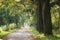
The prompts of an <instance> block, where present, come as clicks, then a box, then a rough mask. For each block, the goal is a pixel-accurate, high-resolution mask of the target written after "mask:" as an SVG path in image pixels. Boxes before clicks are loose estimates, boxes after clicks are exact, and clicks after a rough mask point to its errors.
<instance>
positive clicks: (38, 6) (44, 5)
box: [0, 0, 60, 40]
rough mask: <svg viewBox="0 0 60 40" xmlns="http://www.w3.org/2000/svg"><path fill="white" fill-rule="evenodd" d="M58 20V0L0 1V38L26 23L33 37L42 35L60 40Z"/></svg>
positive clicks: (59, 23)
mask: <svg viewBox="0 0 60 40" xmlns="http://www.w3.org/2000/svg"><path fill="white" fill-rule="evenodd" d="M59 20H60V1H59V0H0V37H3V36H4V35H6V34H7V33H10V31H15V30H16V29H21V27H24V23H27V24H29V26H30V29H29V30H30V31H31V30H32V31H31V32H32V33H33V34H35V36H37V35H38V34H39V35H40V33H42V34H44V35H45V36H46V35H54V36H57V37H58V38H59V39H60V21H59ZM36 31H37V32H36ZM36 34H37V35H36ZM38 37H39V36H38ZM52 38H53V37H52ZM54 38H55V37H54ZM42 39H43V38H42ZM59 39H57V40H59Z"/></svg>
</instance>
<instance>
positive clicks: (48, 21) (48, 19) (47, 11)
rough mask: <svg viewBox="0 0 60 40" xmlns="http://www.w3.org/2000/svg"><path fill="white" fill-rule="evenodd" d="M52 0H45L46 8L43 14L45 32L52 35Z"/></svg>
mask: <svg viewBox="0 0 60 40" xmlns="http://www.w3.org/2000/svg"><path fill="white" fill-rule="evenodd" d="M49 2H50V0H46V1H45V8H44V14H43V21H44V34H45V35H51V34H52V23H51V13H50V9H51V7H50V3H49Z"/></svg>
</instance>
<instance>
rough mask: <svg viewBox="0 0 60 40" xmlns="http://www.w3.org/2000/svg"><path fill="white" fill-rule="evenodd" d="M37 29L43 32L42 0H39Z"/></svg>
mask: <svg viewBox="0 0 60 40" xmlns="http://www.w3.org/2000/svg"><path fill="white" fill-rule="evenodd" d="M36 15H37V30H38V31H39V32H43V17H42V0H37V13H36Z"/></svg>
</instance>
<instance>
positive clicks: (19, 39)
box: [3, 28, 35, 40]
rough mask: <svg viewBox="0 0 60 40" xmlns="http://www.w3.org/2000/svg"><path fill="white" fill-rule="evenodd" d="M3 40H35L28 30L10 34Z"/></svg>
mask: <svg viewBox="0 0 60 40" xmlns="http://www.w3.org/2000/svg"><path fill="white" fill-rule="evenodd" d="M3 40H35V39H34V38H33V36H32V34H31V33H29V32H28V31H27V29H26V28H23V29H20V30H17V31H15V32H13V33H11V34H8V35H7V36H5V37H4V38H3Z"/></svg>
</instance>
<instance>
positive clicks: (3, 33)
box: [0, 31, 9, 38]
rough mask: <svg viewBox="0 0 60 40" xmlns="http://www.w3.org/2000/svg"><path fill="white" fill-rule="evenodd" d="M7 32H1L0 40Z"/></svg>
mask: <svg viewBox="0 0 60 40" xmlns="http://www.w3.org/2000/svg"><path fill="white" fill-rule="evenodd" d="M8 33H9V32H7V31H2V32H0V38H3V37H4V36H5V35H7V34H8Z"/></svg>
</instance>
